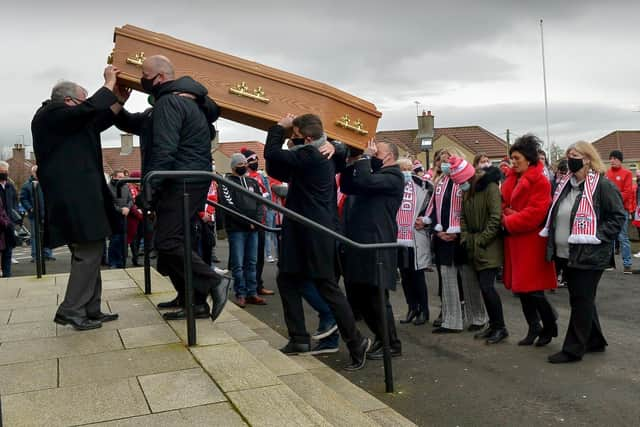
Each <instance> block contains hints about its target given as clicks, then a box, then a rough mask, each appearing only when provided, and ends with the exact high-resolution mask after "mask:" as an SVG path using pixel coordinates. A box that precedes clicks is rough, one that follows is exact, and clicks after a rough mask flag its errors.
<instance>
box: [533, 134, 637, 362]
mask: <svg viewBox="0 0 640 427" xmlns="http://www.w3.org/2000/svg"><path fill="white" fill-rule="evenodd" d="M567 164H568V167H569V173H568V174H567V175H564V176H563V177H562V178H561V180H560V181H559V182H558V184H557V187H556V190H555V193H554V195H553V202H552V204H551V209H550V211H549V215H548V216H547V222H546V225H545V227H544V229H543V230H542V231H541V232H540V235H541V236H543V237H547V236H548V241H547V260H548V261H550V260H552V259H554V258H555V259H556V260H558V261H559V263H560V264H561V265H565V266H566V268H565V270H564V278H565V280H566V281H567V286H568V288H569V301H570V304H571V317H570V319H569V326H568V328H567V335H566V337H565V339H564V344H563V345H562V351H560V352H558V353H556V354H553V355H551V356H549V358H548V360H549V362H551V363H567V362H577V361H579V360H582V357H583V356H584V354H585V353H589V352H602V351H604V350H605V347H606V346H607V341H606V340H605V338H604V336H603V334H602V329H601V328H600V321H599V319H598V312H597V310H596V305H595V298H596V290H597V287H598V283H599V282H600V277H601V276H602V273H603V271H604V270H605V269H607V268H609V267H612V266H613V257H612V256H611V254H612V249H613V248H612V245H613V242H615V240H616V238H617V236H618V233H619V232H620V230H621V228H622V226H623V224H624V222H625V218H626V215H627V213H626V211H625V209H624V205H623V203H622V197H621V195H620V192H619V191H617V188H616V186H615V184H613V183H612V182H611V181H609V180H608V179H606V177H605V176H604V172H605V171H606V168H605V166H604V165H603V164H602V160H601V159H600V156H599V155H598V152H597V151H596V150H595V148H593V146H592V145H591V144H590V143H588V142H584V141H580V142H577V143H575V144H573V145H572V146H570V147H569V148H568V149H567Z"/></svg>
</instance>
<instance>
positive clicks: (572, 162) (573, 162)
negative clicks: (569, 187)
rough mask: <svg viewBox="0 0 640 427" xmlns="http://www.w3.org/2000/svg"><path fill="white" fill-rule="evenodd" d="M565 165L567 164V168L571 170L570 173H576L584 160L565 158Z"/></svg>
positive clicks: (582, 165)
mask: <svg viewBox="0 0 640 427" xmlns="http://www.w3.org/2000/svg"><path fill="white" fill-rule="evenodd" d="M567 166H569V170H570V171H571V173H576V172H578V171H579V170H580V169H582V168H583V167H584V162H583V161H582V159H573V158H571V157H569V159H568V160H567Z"/></svg>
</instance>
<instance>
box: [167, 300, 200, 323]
mask: <svg viewBox="0 0 640 427" xmlns="http://www.w3.org/2000/svg"><path fill="white" fill-rule="evenodd" d="M162 317H163V318H164V320H181V319H186V318H187V310H185V309H184V308H183V309H182V310H178V311H172V312H169V313H164V314H163V315H162ZM193 317H195V318H196V319H206V318H207V317H209V304H201V305H196V306H195V307H193Z"/></svg>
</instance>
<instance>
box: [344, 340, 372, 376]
mask: <svg viewBox="0 0 640 427" xmlns="http://www.w3.org/2000/svg"><path fill="white" fill-rule="evenodd" d="M370 349H371V339H370V338H362V341H360V344H359V345H358V347H357V348H356V349H355V350H353V351H351V363H349V364H348V365H347V366H345V367H344V370H345V371H349V372H353V371H359V370H360V369H362V368H364V365H365V363H367V353H368V352H369V350H370Z"/></svg>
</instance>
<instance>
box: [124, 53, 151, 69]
mask: <svg viewBox="0 0 640 427" xmlns="http://www.w3.org/2000/svg"><path fill="white" fill-rule="evenodd" d="M145 59H147V58H145V57H144V52H138V53H136V54H135V55H133V56H129V57H127V64H132V65H135V66H138V67H142V63H143V62H144V60H145Z"/></svg>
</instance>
